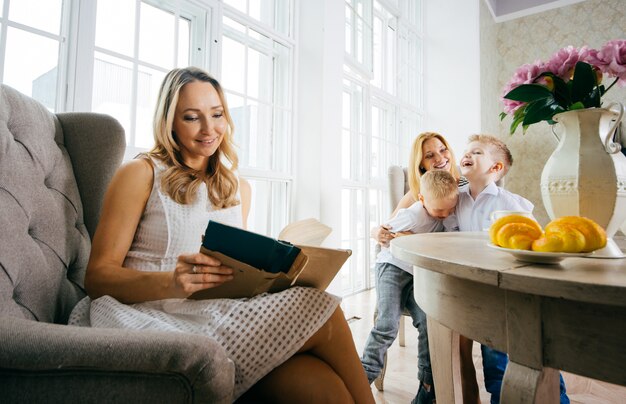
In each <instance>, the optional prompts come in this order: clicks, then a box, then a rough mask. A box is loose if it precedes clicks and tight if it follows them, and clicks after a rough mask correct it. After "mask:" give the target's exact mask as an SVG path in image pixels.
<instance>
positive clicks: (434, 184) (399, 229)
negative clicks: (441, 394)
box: [361, 170, 459, 404]
mask: <svg viewBox="0 0 626 404" xmlns="http://www.w3.org/2000/svg"><path fill="white" fill-rule="evenodd" d="M458 192H459V191H458V186H457V181H456V179H455V178H454V177H453V176H452V174H450V173H449V172H447V171H444V170H431V171H428V172H426V173H425V174H424V175H422V177H421V178H420V195H419V201H418V202H415V203H414V204H413V205H411V206H410V207H408V208H407V209H400V210H399V211H398V212H397V213H396V215H395V216H394V217H393V218H391V219H390V220H389V221H388V222H387V223H388V225H389V226H390V229H391V231H392V232H394V233H395V236H396V237H397V236H401V235H406V234H410V233H430V232H438V231H444V230H446V231H451V230H457V227H456V219H454V209H455V206H456V204H457V199H458ZM375 270H376V307H377V310H378V315H377V317H376V322H375V324H374V327H373V328H372V330H371V332H370V335H369V337H368V339H367V342H366V343H365V349H364V351H363V356H362V357H361V362H362V364H363V368H364V369H365V373H366V374H367V377H368V379H369V381H370V383H372V382H373V381H374V379H376V378H377V377H378V376H379V375H380V372H381V371H382V368H383V364H384V357H385V353H386V352H387V349H388V348H389V347H390V346H391V344H392V343H393V341H394V340H395V339H396V336H397V334H398V324H399V321H400V316H401V315H402V311H403V309H404V308H406V309H407V310H408V311H409V313H411V317H412V319H413V326H415V327H416V328H417V329H418V331H419V335H418V376H417V377H418V379H419V380H420V388H419V390H418V394H417V396H416V400H414V402H417V403H420V404H421V403H432V402H433V400H434V397H435V390H434V387H433V377H432V370H431V366H430V355H429V351H428V336H427V328H426V315H425V313H424V312H423V311H422V309H420V307H419V306H418V305H417V303H416V302H415V297H414V295H413V267H412V265H411V264H408V263H406V262H404V261H401V260H399V259H397V258H395V257H394V256H392V255H391V253H390V251H389V248H386V247H382V249H381V252H380V253H379V254H378V256H377V257H376V267H375Z"/></svg>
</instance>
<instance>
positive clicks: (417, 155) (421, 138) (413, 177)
mask: <svg viewBox="0 0 626 404" xmlns="http://www.w3.org/2000/svg"><path fill="white" fill-rule="evenodd" d="M432 138H437V139H439V140H440V141H441V143H443V145H444V146H446V148H447V149H448V150H449V151H450V174H452V176H454V178H455V179H456V180H457V182H458V181H459V178H461V173H460V172H459V168H458V167H457V164H456V157H454V152H453V151H452V149H451V148H450V145H449V144H448V141H447V140H446V138H444V137H443V136H442V135H440V134H439V133H436V132H423V133H420V134H419V135H418V136H417V137H416V138H415V140H414V141H413V146H411V156H410V157H409V168H408V170H407V171H408V174H409V190H410V191H411V195H412V196H413V198H415V200H416V201H417V200H418V197H419V193H420V177H421V176H422V175H423V174H424V173H425V172H426V169H424V168H423V167H421V164H422V158H423V157H424V153H423V150H422V146H423V145H424V142H425V141H427V140H429V139H432Z"/></svg>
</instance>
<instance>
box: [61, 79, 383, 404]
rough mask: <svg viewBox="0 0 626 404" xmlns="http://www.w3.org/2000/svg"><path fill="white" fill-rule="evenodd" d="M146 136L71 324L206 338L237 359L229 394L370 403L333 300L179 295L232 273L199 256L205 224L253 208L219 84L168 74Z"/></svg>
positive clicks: (293, 295) (322, 296)
mask: <svg viewBox="0 0 626 404" xmlns="http://www.w3.org/2000/svg"><path fill="white" fill-rule="evenodd" d="M154 132H155V144H156V145H155V147H154V148H153V149H152V150H151V151H150V152H148V153H146V154H145V155H142V156H140V157H139V158H137V159H135V160H132V161H129V162H128V163H125V164H124V165H122V167H120V169H119V170H118V172H117V173H116V174H115V176H114V177H113V179H112V181H111V184H110V186H109V189H108V191H107V194H106V196H105V200H104V205H103V208H102V214H101V217H100V222H99V224H98V228H97V230H96V233H95V235H94V239H93V244H92V251H91V257H90V260H89V265H88V268H87V273H86V275H85V288H86V290H87V292H88V294H89V297H88V298H85V299H84V300H83V301H81V302H80V303H79V304H78V305H77V307H76V308H75V309H74V311H73V313H72V316H71V318H70V323H72V324H76V325H84V326H92V327H118V328H134V329H157V330H171V331H177V332H190V333H198V334H204V335H209V336H211V337H213V338H214V339H216V340H217V341H218V342H219V343H220V344H221V345H222V346H224V348H225V349H226V351H227V352H228V354H229V357H230V358H231V360H233V362H234V363H235V368H236V375H235V393H234V396H235V397H234V398H235V399H237V398H239V397H241V396H242V395H243V397H244V398H250V399H254V400H255V401H257V402H258V401H262V402H272V403H279V402H286V403H293V402H299V403H301V402H307V401H309V402H338V403H350V402H357V403H373V402H374V399H373V396H372V393H371V390H370V387H369V385H368V383H367V378H366V376H365V373H364V371H363V368H362V366H361V362H360V361H359V357H358V354H357V352H356V348H355V346H354V342H353V339H352V334H351V332H350V329H349V328H348V325H347V323H346V321H345V318H344V316H343V313H342V312H341V309H340V308H339V301H338V299H337V298H336V297H334V296H331V295H329V294H327V293H325V292H321V291H319V290H316V289H312V288H301V287H294V288H290V289H288V290H286V291H283V292H280V293H274V294H264V295H260V296H257V297H254V298H251V299H214V300H200V301H195V300H187V299H186V298H187V297H188V296H189V295H191V294H192V293H194V292H196V291H198V290H202V289H206V288H211V287H215V286H218V285H220V284H222V283H224V282H228V281H229V280H231V279H232V269H231V268H228V267H225V266H222V265H221V263H220V262H219V261H218V260H216V259H215V258H212V257H209V256H207V255H204V254H200V253H198V252H197V251H198V250H199V247H200V243H201V235H202V234H203V231H204V228H205V227H206V224H207V221H208V220H209V219H211V220H217V221H220V222H223V223H226V224H229V225H237V226H242V227H244V228H245V227H246V218H247V215H248V211H249V207H250V193H251V192H250V185H249V184H248V183H247V182H246V181H245V180H243V179H240V178H238V177H237V175H236V174H235V172H236V169H237V162H238V160H237V156H236V154H235V152H234V150H233V124H232V119H231V117H230V114H229V112H228V107H227V105H226V100H225V98H224V93H223V91H222V89H221V87H220V85H219V83H218V82H217V81H216V80H215V79H213V78H212V77H210V76H209V75H208V74H207V73H206V72H204V71H202V70H200V69H197V68H186V69H175V70H172V71H171V72H169V73H168V74H167V75H166V77H165V79H164V81H163V84H162V86H161V91H160V94H159V100H158V104H157V109H156V113H155V120H154ZM242 248H244V247H242Z"/></svg>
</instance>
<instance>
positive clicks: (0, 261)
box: [0, 85, 234, 403]
mask: <svg viewBox="0 0 626 404" xmlns="http://www.w3.org/2000/svg"><path fill="white" fill-rule="evenodd" d="M124 144H125V140H124V130H123V129H122V127H121V126H120V125H119V123H118V122H117V121H115V120H114V119H113V118H111V117H108V116H106V115H100V114H93V113H64V114H52V113H50V112H49V111H48V110H47V109H46V108H45V107H43V106H42V105H41V104H39V103H38V102H36V101H35V100H33V99H31V98H29V97H27V96H25V95H23V94H20V93H19V92H17V91H15V90H14V89H12V88H10V87H7V86H5V85H1V86H0V341H1V343H0V392H2V393H1V397H2V398H1V400H2V401H3V402H8V403H13V402H28V403H36V402H46V403H61V402H63V403H70V402H76V403H89V402H103V403H127V402H134V403H137V402H140V403H142V402H145V403H202V402H211V403H215V402H230V401H232V393H233V384H234V365H233V363H232V361H230V360H229V359H228V358H227V356H226V353H225V351H224V350H223V349H222V348H221V346H220V345H219V344H218V343H217V342H216V341H214V340H213V339H211V338H209V337H203V336H198V335H191V334H184V333H170V332H153V331H131V330H116V329H91V328H81V327H73V326H68V325H66V322H67V319H68V316H69V314H70V312H71V310H72V308H73V307H74V305H75V304H76V303H77V302H78V301H79V300H80V299H81V298H82V297H84V296H85V292H84V290H83V287H82V285H83V278H84V274H85V269H86V266H87V261H88V258H89V251H90V237H91V236H93V233H94V230H95V227H96V225H97V222H98V217H99V214H100V208H101V203H102V199H103V195H104V192H105V189H106V187H107V185H108V183H109V181H110V179H111V177H112V175H113V173H114V171H115V169H116V168H117V166H118V165H119V164H120V162H121V160H122V156H123V153H124Z"/></svg>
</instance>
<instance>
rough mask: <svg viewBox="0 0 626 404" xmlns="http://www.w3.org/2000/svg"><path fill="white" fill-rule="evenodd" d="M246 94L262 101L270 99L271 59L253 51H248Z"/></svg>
mask: <svg viewBox="0 0 626 404" xmlns="http://www.w3.org/2000/svg"><path fill="white" fill-rule="evenodd" d="M247 92H248V95H249V96H250V97H254V98H258V99H259V100H262V101H271V99H272V58H271V56H267V55H265V54H263V53H261V52H259V51H257V50H255V49H250V50H249V51H248V91H247Z"/></svg>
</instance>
